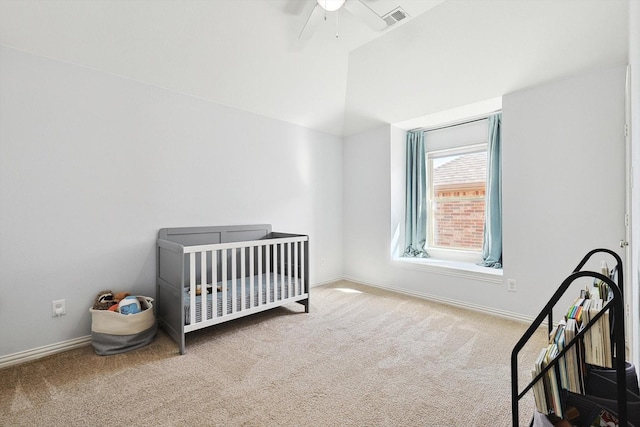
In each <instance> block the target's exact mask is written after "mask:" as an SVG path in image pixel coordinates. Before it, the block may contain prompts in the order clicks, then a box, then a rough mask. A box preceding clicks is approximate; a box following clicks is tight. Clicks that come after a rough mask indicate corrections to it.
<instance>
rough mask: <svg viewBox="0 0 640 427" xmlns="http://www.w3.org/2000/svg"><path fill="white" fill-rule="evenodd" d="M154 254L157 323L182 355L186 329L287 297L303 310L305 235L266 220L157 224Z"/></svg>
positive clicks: (306, 293) (281, 302)
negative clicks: (201, 224)
mask: <svg viewBox="0 0 640 427" xmlns="http://www.w3.org/2000/svg"><path fill="white" fill-rule="evenodd" d="M157 257H158V265H157V282H156V287H157V289H156V314H157V317H158V324H159V325H160V326H161V327H162V328H163V329H164V330H165V331H167V333H168V334H169V335H170V336H171V337H172V338H173V339H174V340H176V342H178V344H179V346H180V354H184V352H185V335H186V334H187V333H189V332H191V331H195V330H198V329H202V328H206V327H208V326H213V325H217V324H219V323H222V322H226V321H229V320H232V319H237V318H239V317H244V316H248V315H250V314H254V313H258V312H261V311H264V310H269V309H272V308H275V307H279V306H281V305H284V304H288V303H292V302H297V303H300V304H303V305H304V306H305V312H307V313H308V312H309V268H308V265H309V262H308V260H309V237H308V236H306V235H301V234H289V233H277V232H272V231H271V225H269V224H258V225H240V226H217V227H181V228H163V229H161V230H160V232H159V233H158V242H157ZM192 308H194V309H192Z"/></svg>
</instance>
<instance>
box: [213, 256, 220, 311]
mask: <svg viewBox="0 0 640 427" xmlns="http://www.w3.org/2000/svg"><path fill="white" fill-rule="evenodd" d="M218 252H220V251H218V250H213V251H211V318H214V317H218Z"/></svg>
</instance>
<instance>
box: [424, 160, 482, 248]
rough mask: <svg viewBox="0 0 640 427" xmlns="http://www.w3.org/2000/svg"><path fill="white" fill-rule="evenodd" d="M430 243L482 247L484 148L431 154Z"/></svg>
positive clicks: (436, 245)
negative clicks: (434, 155)
mask: <svg viewBox="0 0 640 427" xmlns="http://www.w3.org/2000/svg"><path fill="white" fill-rule="evenodd" d="M429 167H430V168H431V174H430V176H431V182H430V202H431V203H430V212H429V216H428V217H429V218H430V220H431V221H430V222H431V223H430V227H429V231H430V233H429V237H430V239H429V241H430V245H429V246H432V247H440V248H447V249H462V250H471V251H481V250H482V239H483V227H484V205H485V189H486V174H487V171H486V169H487V152H486V149H485V150H484V151H481V152H477V151H476V152H471V153H464V154H451V155H446V153H442V152H440V153H438V156H437V157H436V158H433V157H430V160H429Z"/></svg>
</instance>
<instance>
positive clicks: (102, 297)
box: [89, 291, 157, 356]
mask: <svg viewBox="0 0 640 427" xmlns="http://www.w3.org/2000/svg"><path fill="white" fill-rule="evenodd" d="M109 295H111V296H112V297H113V294H111V292H109V291H104V292H101V293H100V294H99V295H98V297H97V298H96V301H95V303H94V306H93V307H92V308H90V309H89V311H90V312H91V344H92V345H93V347H94V349H95V351H96V353H97V354H99V355H101V356H106V355H111V354H118V353H125V352H127V351H131V350H135V349H138V348H140V347H143V346H145V345H147V344H149V343H150V342H151V341H153V338H154V337H155V335H156V331H157V323H156V317H155V314H154V311H153V298H149V297H145V296H129V295H123V296H122V298H120V299H119V300H118V302H117V303H116V302H115V301H114V298H111V299H110V298H109ZM113 307H115V308H113Z"/></svg>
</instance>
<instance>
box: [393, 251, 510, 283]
mask: <svg viewBox="0 0 640 427" xmlns="http://www.w3.org/2000/svg"><path fill="white" fill-rule="evenodd" d="M393 264H395V265H397V266H398V267H401V268H408V269H411V270H418V271H426V272H429V273H436V274H443V275H446V276H455V277H463V278H465V279H472V280H479V281H483V282H489V283H495V284H499V285H501V284H502V269H498V268H489V267H481V266H479V265H476V264H473V263H470V262H461V261H448V260H443V259H435V258H405V257H401V258H393Z"/></svg>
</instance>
